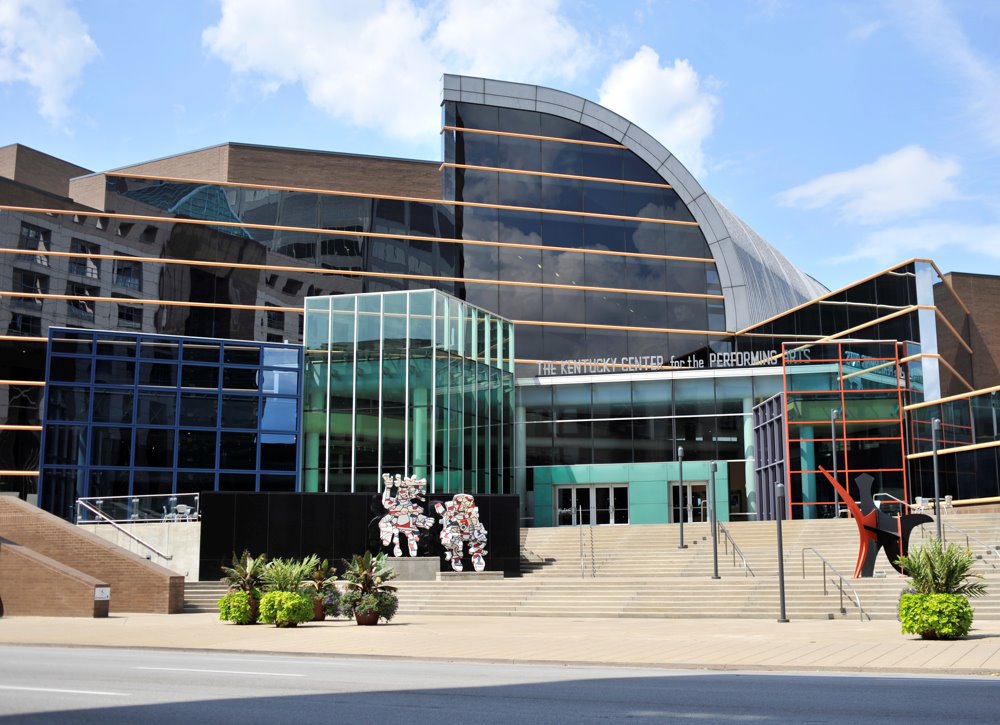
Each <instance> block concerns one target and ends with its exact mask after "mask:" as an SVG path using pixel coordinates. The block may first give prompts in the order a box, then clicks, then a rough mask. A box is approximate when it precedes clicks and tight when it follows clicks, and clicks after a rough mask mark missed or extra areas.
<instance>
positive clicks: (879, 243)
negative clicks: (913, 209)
mask: <svg viewBox="0 0 1000 725" xmlns="http://www.w3.org/2000/svg"><path fill="white" fill-rule="evenodd" d="M959 252H963V253H966V254H969V255H973V257H978V258H982V259H984V260H988V261H1000V224H966V223H961V222H947V221H931V222H927V223H924V224H914V225H899V226H890V227H887V228H885V229H879V230H877V231H874V232H872V233H871V234H868V235H866V237H865V238H864V240H862V241H861V243H859V244H857V245H856V246H855V248H854V249H852V250H851V251H850V252H849V253H847V254H845V255H843V256H840V257H838V258H836V259H834V260H833V261H834V262H836V263H847V262H857V261H859V260H865V261H873V262H877V263H878V264H880V265H882V266H886V265H889V264H893V263H895V262H900V261H902V260H904V259H910V258H912V257H932V258H934V259H936V260H938V261H939V262H943V260H944V259H948V258H950V257H951V256H952V255H953V254H956V253H959ZM961 263H962V264H968V262H967V261H965V260H964V258H963V261H962V262H961Z"/></svg>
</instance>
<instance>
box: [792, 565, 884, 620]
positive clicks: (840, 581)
mask: <svg viewBox="0 0 1000 725" xmlns="http://www.w3.org/2000/svg"><path fill="white" fill-rule="evenodd" d="M807 551H811V552H812V553H814V554H815V555H816V556H818V557H819V559H820V561H822V562H823V596H826V595H827V594H828V591H827V588H826V570H827V568H829V569H830V571H832V572H833V573H834V574H836V575H837V589H838V590H840V613H841V614H847V609H846V608H845V607H844V586H846V587H847V588H848V589H850V590H851V594H853V595H854V605H855V606H856V607H857V608H858V619H859V620H860V621H862V622H863V621H865V617H868V621H869V622H870V621H872V618H871V615H869V614H868V612H866V611H865V610H864V607H862V606H861V597H859V596H858V590H857V589H855V588H854V587H853V586H851V583H850V582H849V581H847V579H846V578H845V577H844V575H843V574H841V573H840V572H839V571H837V568H836V567H835V566H834V565H833V564H831V563H830V562H828V561H827V560H826V557H824V556H823V555H822V554H820V553H819V552H818V551H816V549H814V548H813V547H811V546H806V547H804V548H803V549H802V578H803V579H805V578H806V552H807Z"/></svg>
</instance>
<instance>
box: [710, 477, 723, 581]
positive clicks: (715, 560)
mask: <svg viewBox="0 0 1000 725" xmlns="http://www.w3.org/2000/svg"><path fill="white" fill-rule="evenodd" d="M715 469H716V464H715V461H712V463H711V464H710V466H709V471H710V474H709V478H708V510H709V511H710V512H711V514H712V516H711V524H710V525H711V527H712V578H713V579H719V578H721V577H720V576H719V532H718V530H717V529H716V526H715V521H716V511H715Z"/></svg>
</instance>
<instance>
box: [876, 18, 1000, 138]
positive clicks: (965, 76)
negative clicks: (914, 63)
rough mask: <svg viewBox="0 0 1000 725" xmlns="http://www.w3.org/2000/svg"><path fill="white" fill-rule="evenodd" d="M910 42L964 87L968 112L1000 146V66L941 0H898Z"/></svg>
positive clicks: (902, 20)
mask: <svg viewBox="0 0 1000 725" xmlns="http://www.w3.org/2000/svg"><path fill="white" fill-rule="evenodd" d="M892 5H893V6H894V7H895V9H896V13H895V15H896V17H897V18H898V20H899V22H900V23H901V24H902V26H903V28H904V29H905V30H906V32H907V34H908V36H909V37H910V40H911V41H912V42H913V44H914V45H915V46H917V47H918V48H919V49H920V50H921V51H923V52H924V53H926V54H927V55H928V56H929V57H930V58H931V59H932V60H933V61H934V62H936V63H939V64H942V65H944V66H945V67H947V68H950V69H951V70H952V72H953V73H955V75H956V78H957V79H958V80H959V82H960V83H961V84H962V85H963V86H964V90H965V94H966V96H967V107H968V112H969V113H970V114H971V116H972V119H973V122H974V123H975V124H976V125H977V126H978V127H979V129H980V132H981V133H982V134H983V137H984V138H985V139H986V140H987V141H988V142H989V143H990V144H991V145H993V146H997V147H1000V67H998V66H997V64H996V63H995V62H991V61H990V60H989V59H988V58H987V57H985V56H984V55H983V54H982V53H980V52H979V51H978V50H977V49H976V48H975V46H974V45H973V44H972V42H971V41H970V40H969V38H968V36H966V34H965V32H964V31H963V30H962V27H961V25H960V24H959V22H958V21H957V20H956V19H955V17H954V16H953V15H952V14H951V12H949V9H948V7H947V6H946V5H945V4H944V3H942V2H940V0H895V1H894V2H893V3H892Z"/></svg>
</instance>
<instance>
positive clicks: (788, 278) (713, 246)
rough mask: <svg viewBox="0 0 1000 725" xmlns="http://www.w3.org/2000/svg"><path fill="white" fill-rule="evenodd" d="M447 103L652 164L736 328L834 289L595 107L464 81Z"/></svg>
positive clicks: (653, 145)
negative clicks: (595, 138) (589, 135)
mask: <svg viewBox="0 0 1000 725" xmlns="http://www.w3.org/2000/svg"><path fill="white" fill-rule="evenodd" d="M442 100H443V101H457V102H461V103H479V104H485V105H489V106H499V107H503V108H517V109H522V110H526V111H537V112H540V113H550V114H552V115H554V116H561V117H562V118H567V119H569V120H571V121H576V122H577V123H580V124H582V125H584V126H587V127H588V128H592V129H594V130H596V131H600V132H601V133H603V134H605V135H606V136H608V137H610V138H612V139H614V140H615V141H617V142H618V143H620V144H622V145H623V146H625V147H626V148H627V149H629V150H630V151H632V152H633V153H634V154H635V155H636V156H638V157H639V158H641V159H642V160H643V161H645V162H646V163H647V164H649V165H650V167H652V168H653V169H654V170H655V171H656V172H657V173H658V174H659V175H660V176H661V177H662V178H663V180H664V181H665V182H666V183H668V184H670V185H671V186H672V187H673V188H674V190H675V191H676V192H677V194H678V195H679V196H680V197H681V199H682V200H683V201H684V203H685V204H687V206H688V209H689V210H690V211H691V214H692V215H693V216H694V218H695V220H696V221H697V222H698V223H699V224H700V225H701V231H702V233H703V234H704V235H705V240H706V241H707V242H708V246H709V249H710V250H711V252H712V257H713V258H714V259H715V264H716V268H717V269H718V271H719V280H720V282H721V283H722V294H723V297H724V298H725V306H726V328H727V329H728V330H732V331H735V330H742V329H743V328H745V327H749V326H750V325H753V324H755V323H757V322H760V321H762V320H766V319H767V318H769V317H773V316H774V315H777V314H779V313H781V312H784V311H785V310H788V309H791V308H792V307H795V306H796V305H800V304H802V303H803V302H807V301H808V300H811V299H814V298H816V297H818V296H819V295H821V294H824V293H825V292H827V291H828V290H827V289H826V287H824V286H823V285H821V284H820V283H819V282H817V281H816V280H815V279H813V278H812V277H810V276H809V275H807V274H805V273H804V272H802V271H801V270H800V269H798V268H797V267H796V266H795V265H793V264H792V263H791V262H790V261H788V258H787V257H785V255H783V254H782V253H781V252H779V251H778V250H777V249H775V248H774V247H773V246H771V244H769V243H768V242H767V241H766V240H765V239H764V238H763V237H761V236H760V235H759V234H757V233H756V232H755V231H754V230H753V229H751V228H750V227H749V226H748V225H747V224H746V223H745V222H744V221H742V220H741V219H740V218H739V217H737V216H736V215H735V214H733V213H732V212H731V211H729V210H728V209H727V208H726V207H724V206H723V205H722V204H720V203H719V202H718V200H716V199H715V198H713V197H712V196H711V195H709V194H708V193H707V192H706V191H705V190H704V189H703V188H702V187H701V184H699V183H698V181H697V180H696V179H695V178H694V177H693V176H692V175H691V173H690V172H689V171H688V170H687V169H686V168H685V167H684V165H683V164H682V163H681V162H680V161H678V160H677V158H676V157H675V156H674V155H673V154H671V153H670V152H669V151H668V150H667V149H666V148H665V147H664V146H663V145H662V144H661V143H660V142H659V141H657V140H656V139H655V138H653V137H652V136H650V135H649V134H648V133H646V132H645V131H643V130H642V129H641V128H639V127H638V126H636V125H635V124H634V123H632V122H631V121H629V120H628V119H626V118H622V117H621V116H619V115H618V114H617V113H615V112H613V111H609V110H608V109H606V108H604V107H603V106H600V105H598V104H596V103H594V102H593V101H588V100H587V99H585V98H581V97H579V96H575V95H573V94H572V93H566V92H565V91H558V90H555V89H552V88H545V87H543V86H534V85H530V84H527V83H511V82H508V81H495V80H490V79H488V78H473V77H470V76H458V75H445V76H444V78H443V94H442Z"/></svg>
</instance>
